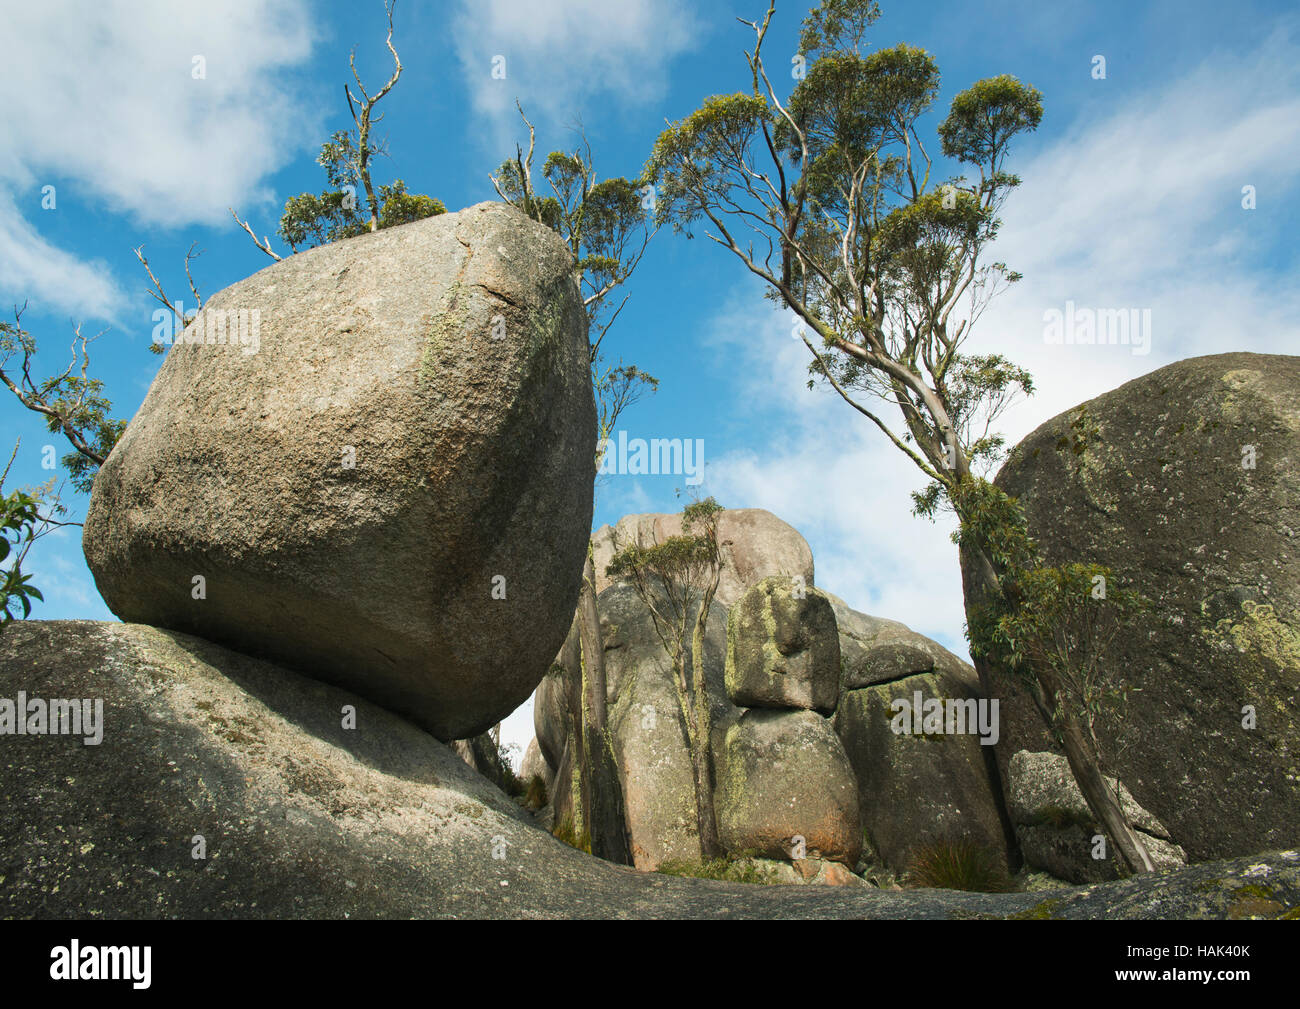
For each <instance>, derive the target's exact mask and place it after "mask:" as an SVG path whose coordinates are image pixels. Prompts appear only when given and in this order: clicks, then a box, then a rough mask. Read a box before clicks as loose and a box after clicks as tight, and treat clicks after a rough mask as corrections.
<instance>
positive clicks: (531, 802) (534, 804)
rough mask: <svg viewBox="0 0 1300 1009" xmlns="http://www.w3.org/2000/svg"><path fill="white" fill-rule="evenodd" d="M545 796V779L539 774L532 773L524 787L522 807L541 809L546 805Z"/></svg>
mask: <svg viewBox="0 0 1300 1009" xmlns="http://www.w3.org/2000/svg"><path fill="white" fill-rule="evenodd" d="M547 798H548V796H547V794H546V780H545V779H544V778H543V777H542V776H541V775H540V774H534V775H533V776H532V777H531V778H529V779H528V784H527V785H526V786H525V788H524V794H523V800H524V808H525V809H534V810H536V809H541V808H542V807H543V806H545V805H546V801H547Z"/></svg>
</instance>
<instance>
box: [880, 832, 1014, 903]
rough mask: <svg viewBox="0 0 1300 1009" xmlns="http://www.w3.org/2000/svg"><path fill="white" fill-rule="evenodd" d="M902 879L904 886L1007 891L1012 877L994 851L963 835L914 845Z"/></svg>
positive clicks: (987, 891)
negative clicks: (963, 837) (919, 845)
mask: <svg viewBox="0 0 1300 1009" xmlns="http://www.w3.org/2000/svg"><path fill="white" fill-rule="evenodd" d="M905 880H906V885H907V886H911V887H933V888H935V889H939V890H973V891H976V892H978V893H1007V892H1008V891H1010V889H1011V880H1010V879H1009V878H1008V876H1007V874H1006V872H1005V871H1004V870H1003V869H1002V867H1001V866H1000V865H999V864H998V860H997V858H996V857H995V856H994V855H993V853H992V852H990V851H989V850H988V849H987V848H985V847H984V846H983V845H980V844H976V843H975V842H974V841H970V840H966V839H961V840H956V841H936V842H934V843H933V844H927V845H923V846H922V847H920V848H917V849H916V851H915V852H913V854H912V861H911V864H910V865H909V867H908V870H907V874H906V876H905Z"/></svg>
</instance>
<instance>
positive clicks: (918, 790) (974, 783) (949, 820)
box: [834, 646, 1012, 874]
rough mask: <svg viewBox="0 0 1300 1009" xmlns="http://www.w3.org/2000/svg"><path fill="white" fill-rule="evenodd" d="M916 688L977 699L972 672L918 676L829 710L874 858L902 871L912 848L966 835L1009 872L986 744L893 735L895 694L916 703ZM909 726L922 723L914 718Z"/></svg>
mask: <svg viewBox="0 0 1300 1009" xmlns="http://www.w3.org/2000/svg"><path fill="white" fill-rule="evenodd" d="M909 647H910V646H909ZM917 691H920V693H921V695H922V697H923V698H924V699H925V700H929V699H932V698H938V699H944V700H947V699H949V698H952V699H956V700H961V701H965V700H967V699H976V700H978V699H980V698H981V697H982V695H981V694H980V691H979V686H978V681H977V679H976V677H975V673H974V670H971V671H970V672H969V673H967V674H965V675H964V676H960V677H959V676H955V675H952V674H949V673H938V672H935V673H919V674H916V675H914V676H908V677H906V678H905V679H901V680H893V681H891V682H888V683H879V684H876V685H875V686H871V687H863V688H860V689H857V690H849V691H846V692H845V693H844V695H843V696H842V697H841V698H840V705H839V709H838V710H837V711H836V712H835V722H834V724H835V731H836V732H837V733H838V734H839V737H840V739H841V741H842V742H843V743H844V751H845V753H847V754H848V759H849V763H850V764H851V765H852V767H853V771H854V775H855V776H856V778H857V784H858V796H859V802H860V806H861V810H862V823H863V827H864V828H865V830H866V833H867V839H868V842H869V844H870V845H871V846H872V848H873V849H874V852H875V855H876V858H878V859H879V860H880V861H882V862H883V863H884V864H886V865H887V866H888V867H889V868H890V869H891V870H893V871H894V872H895V873H900V874H901V873H903V872H906V871H907V869H908V867H909V865H910V863H911V861H912V857H913V855H914V854H915V853H916V851H917V849H918V848H920V847H922V846H924V845H927V844H931V843H933V842H936V841H963V840H964V841H972V842H974V843H976V844H978V845H980V846H981V847H982V848H984V849H985V850H986V851H987V852H989V853H990V854H991V855H992V856H993V858H994V859H995V861H996V862H997V863H998V864H1000V865H1001V867H1002V868H1003V869H1004V870H1010V869H1011V868H1012V856H1011V848H1010V841H1009V838H1008V832H1009V829H1008V824H1007V820H1006V817H1005V815H1004V814H1003V812H1002V807H1001V795H1000V793H999V790H998V786H997V781H996V778H995V774H996V769H995V767H994V766H993V754H992V752H991V751H992V747H991V746H985V745H983V744H981V742H980V737H979V736H978V735H976V734H972V733H971V732H967V733H965V734H951V735H949V734H942V735H934V734H932V735H925V734H922V735H915V734H911V735H909V734H906V733H900V734H896V733H895V732H894V731H893V728H892V724H893V721H894V717H895V714H896V711H895V708H894V707H893V703H894V701H895V700H898V699H901V700H905V701H907V702H908V704H909V705H910V706H912V707H915V695H916V692H917ZM914 727H915V728H917V729H920V728H923V725H922V724H921V722H920V720H919V719H918V720H917V722H916V724H915V726H914ZM976 727H977V726H967V728H968V729H974V728H976Z"/></svg>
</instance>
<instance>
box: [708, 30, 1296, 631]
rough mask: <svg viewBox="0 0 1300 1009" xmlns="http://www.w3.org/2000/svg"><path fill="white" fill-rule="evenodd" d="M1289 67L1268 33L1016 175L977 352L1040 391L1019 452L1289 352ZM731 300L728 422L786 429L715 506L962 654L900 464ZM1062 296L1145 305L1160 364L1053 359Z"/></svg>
mask: <svg viewBox="0 0 1300 1009" xmlns="http://www.w3.org/2000/svg"><path fill="white" fill-rule="evenodd" d="M1297 68H1300V47H1297V46H1296V45H1295V44H1294V43H1293V41H1292V40H1291V37H1290V36H1289V35H1287V34H1285V33H1281V32H1279V33H1277V34H1275V35H1274V36H1272V37H1271V38H1270V39H1269V40H1268V42H1267V43H1266V45H1264V46H1263V47H1262V49H1261V50H1260V51H1259V52H1257V53H1252V54H1250V55H1249V56H1248V57H1237V58H1232V57H1229V56H1225V55H1218V56H1216V57H1215V58H1214V59H1212V60H1210V61H1208V62H1207V63H1206V64H1205V65H1204V66H1202V67H1201V68H1200V69H1199V70H1197V71H1196V72H1195V73H1192V74H1190V75H1188V76H1186V77H1184V78H1182V79H1180V80H1178V81H1175V82H1172V83H1170V84H1168V85H1167V86H1165V87H1164V88H1162V89H1160V90H1159V91H1156V92H1154V93H1145V94H1128V95H1124V96H1120V95H1118V94H1117V95H1116V101H1115V104H1114V106H1113V107H1112V110H1111V111H1110V112H1109V114H1107V115H1103V116H1096V117H1093V118H1092V119H1090V120H1089V121H1088V122H1083V123H1079V124H1076V125H1075V126H1074V127H1073V128H1072V129H1070V130H1068V131H1067V132H1066V133H1065V135H1064V136H1062V137H1061V139H1059V140H1055V141H1053V142H1051V143H1049V144H1048V145H1047V146H1046V147H1044V148H1043V149H1041V150H1040V151H1039V152H1038V153H1037V154H1036V155H1035V156H1034V157H1031V158H1027V159H1025V158H1022V159H1021V160H1020V161H1019V162H1017V163H1016V164H1015V165H1014V166H1013V168H1014V169H1015V171H1016V172H1017V173H1018V174H1020V175H1021V177H1022V178H1023V179H1024V180H1025V182H1024V185H1023V186H1022V187H1021V189H1019V190H1018V191H1017V192H1016V193H1015V194H1014V195H1013V196H1012V199H1011V201H1010V204H1009V205H1008V208H1007V212H1006V214H1005V215H1004V217H1005V223H1004V225H1003V229H1002V235H1003V237H1002V239H1000V241H999V244H998V249H997V256H998V258H1004V259H1006V260H1007V261H1008V262H1009V263H1010V264H1011V265H1012V266H1013V267H1014V268H1016V269H1018V270H1021V271H1022V272H1023V273H1024V274H1025V279H1024V280H1023V281H1022V282H1021V283H1020V284H1019V285H1016V287H1014V288H1013V289H1012V291H1011V292H1009V293H1008V294H1006V295H1004V296H1003V297H1002V298H1001V299H1000V300H998V301H996V302H995V303H994V306H993V307H992V308H991V309H990V310H989V312H988V313H986V315H985V316H984V317H983V318H982V319H981V320H980V323H979V326H978V328H977V330H976V336H975V338H974V339H973V340H972V343H971V345H970V347H969V348H968V349H977V348H978V349H981V350H998V351H1001V352H1004V353H1007V354H1009V356H1011V357H1012V358H1013V359H1015V360H1016V361H1017V362H1019V363H1021V364H1024V365H1025V366H1027V367H1028V368H1029V369H1030V370H1031V371H1032V372H1033V373H1034V375H1035V378H1036V381H1037V384H1038V389H1039V391H1038V394H1037V395H1036V396H1035V397H1034V398H1033V399H1031V400H1029V401H1028V402H1027V403H1025V404H1023V405H1021V406H1019V407H1017V408H1015V409H1013V410H1012V411H1011V412H1010V413H1008V415H1007V417H1006V418H1005V422H1004V423H1003V424H1002V425H1001V426H1002V428H1003V430H1004V431H1005V432H1006V433H1007V434H1008V435H1009V436H1010V439H1011V442H1012V443H1014V441H1015V440H1017V439H1019V438H1021V437H1023V436H1024V435H1025V434H1027V433H1028V432H1029V431H1030V430H1032V429H1033V428H1034V427H1035V426H1037V424H1039V423H1041V422H1042V421H1043V420H1045V419H1047V418H1048V417H1051V416H1054V415H1055V414H1057V413H1060V412H1061V411H1063V410H1066V409H1069V408H1070V407H1072V406H1074V405H1076V404H1077V403H1079V402H1081V401H1083V400H1085V399H1088V398H1090V397H1092V396H1095V395H1098V394H1100V393H1102V392H1104V391H1106V390H1108V389H1112V388H1114V387H1115V386H1117V385H1119V384H1121V383H1123V382H1125V381H1127V380H1129V379H1131V378H1135V377H1137V376H1139V375H1141V374H1144V373H1146V372H1148V371H1150V370H1152V369H1154V368H1157V367H1160V366H1161V365H1163V364H1166V363H1169V362H1171V361H1174V360H1179V359H1182V358H1185V357H1190V356H1194V355H1198V354H1209V353H1219V352H1224V351H1231V350H1253V351H1258V352H1271V353H1296V352H1297V351H1298V350H1300V323H1298V322H1297V320H1298V319H1300V292H1298V291H1297V290H1296V289H1295V287H1294V285H1290V284H1288V283H1287V282H1286V280H1287V275H1288V272H1289V271H1288V270H1287V269H1286V267H1288V266H1289V267H1292V268H1293V267H1294V264H1278V263H1276V262H1275V261H1274V260H1273V259H1272V257H1273V256H1275V255H1276V254H1277V253H1276V250H1277V249H1278V248H1279V247H1289V246H1285V245H1284V241H1285V236H1283V235H1281V234H1280V232H1281V231H1282V230H1283V227H1282V225H1281V223H1280V222H1278V221H1277V220H1276V219H1275V218H1274V217H1271V216H1269V211H1268V209H1267V208H1268V207H1269V206H1270V205H1271V206H1272V207H1273V208H1274V209H1275V210H1276V209H1278V208H1285V207H1286V206H1287V205H1288V203H1291V204H1293V202H1294V198H1295V190H1296V178H1295V175H1294V166H1295V165H1296V164H1298V163H1300V131H1298V130H1296V128H1295V124H1296V123H1297V122H1300V88H1298V87H1297V83H1300V70H1298V69H1297ZM1098 86H1102V85H1101V84H1100V83H1099V85H1098ZM1247 184H1252V185H1255V186H1256V187H1257V188H1258V192H1259V206H1260V209H1258V210H1256V211H1246V210H1243V209H1242V208H1241V203H1240V200H1241V187H1242V186H1243V185H1247ZM1279 265H1281V266H1282V267H1283V268H1282V269H1281V270H1279V269H1278V267H1279ZM742 290H743V291H744V292H745V295H746V297H747V298H748V300H747V301H744V302H741V301H739V299H738V300H737V302H736V304H733V305H732V306H730V307H728V309H727V310H726V311H724V312H723V313H721V315H720V317H719V319H718V320H717V323H716V329H715V333H714V339H715V340H717V341H720V342H721V343H723V344H725V346H726V351H727V353H728V354H729V355H733V356H734V357H735V360H734V362H733V364H732V365H731V368H732V369H733V370H734V373H737V374H748V375H749V376H750V378H749V382H750V383H751V384H750V386H749V387H747V388H744V389H741V390H739V392H738V394H737V396H736V403H737V404H738V408H739V409H744V408H745V406H744V405H745V404H746V403H754V402H758V403H761V404H762V406H761V407H758V408H754V409H755V410H756V413H755V419H756V420H758V419H759V418H760V416H761V415H764V414H765V415H766V416H767V417H768V418H769V419H770V418H785V423H786V425H787V430H786V432H785V434H784V436H783V437H782V438H781V439H780V441H779V442H778V443H776V444H773V445H771V446H769V447H768V448H766V449H764V450H763V451H762V453H761V455H754V454H749V453H746V454H733V455H731V456H728V457H725V458H723V459H719V460H715V461H714V462H713V463H712V464H711V465H710V471H709V490H710V492H711V493H714V494H715V495H716V496H717V497H718V498H719V500H722V501H723V502H724V503H726V504H730V505H732V506H741V505H751V506H758V507H764V508H768V509H770V510H771V511H773V512H775V513H776V514H778V515H780V516H781V517H782V518H784V519H786V520H787V521H789V522H791V523H792V524H793V525H794V526H796V527H797V528H798V529H799V530H800V531H801V532H803V533H804V535H805V536H806V537H807V538H808V540H809V542H810V543H811V545H812V547H813V553H814V558H815V561H816V568H817V583H818V584H819V585H820V586H822V587H824V588H826V589H828V590H830V591H832V592H835V593H836V594H838V595H841V596H843V597H844V598H845V599H846V601H848V602H849V603H850V605H852V606H854V607H855V608H858V609H861V610H864V611H866V612H870V613H873V614H875V615H878V616H884V617H891V618H893V619H897V620H902V621H904V622H905V623H907V624H909V625H910V626H912V627H913V629H915V630H917V631H920V632H922V633H924V634H928V635H930V636H933V637H936V638H937V639H939V640H941V641H942V642H943V643H944V644H945V645H947V646H948V647H949V648H951V649H953V650H954V651H958V652H964V647H963V642H962V634H961V629H962V622H963V619H964V614H963V605H962V593H961V579H960V574H959V571H958V567H957V554H956V548H955V547H954V546H953V545H952V544H951V542H950V541H949V539H948V536H947V533H948V532H949V531H950V530H951V525H950V524H943V523H941V524H940V525H939V526H938V527H936V526H934V525H931V524H930V523H928V522H924V521H922V520H919V519H917V518H915V517H913V516H912V515H911V514H910V506H911V501H910V498H909V495H908V491H909V490H912V489H915V488H917V487H919V486H920V485H921V483H922V480H921V478H920V477H919V474H917V473H916V471H915V469H914V468H913V467H912V464H911V463H910V461H908V460H906V459H905V458H904V457H903V456H902V455H901V453H899V452H898V451H897V450H896V449H894V448H893V446H891V445H890V444H888V442H886V441H885V440H884V438H883V436H881V435H880V434H879V433H878V432H877V431H876V430H875V429H874V428H873V427H872V426H871V425H870V423H869V422H868V421H866V420H865V419H864V418H862V417H860V416H859V415H857V414H856V413H854V412H853V411H852V410H851V409H850V408H849V407H848V406H847V405H846V404H844V403H842V402H841V401H839V400H838V398H837V397H835V396H834V394H833V393H828V392H825V391H822V390H820V389H819V391H818V393H816V394H814V393H810V392H808V390H807V388H806V384H805V383H806V374H805V372H804V369H805V367H806V360H805V358H806V355H807V351H806V350H805V349H804V348H803V346H802V344H800V343H799V342H798V341H796V340H793V339H792V338H791V337H790V326H789V321H788V319H786V318H785V317H782V316H778V315H776V314H775V313H774V312H772V311H771V310H770V309H767V308H765V307H763V305H762V303H759V302H758V301H757V299H756V298H755V297H754V296H753V295H754V289H753V288H752V287H750V286H746V287H745V288H743V289H742ZM1066 299H1073V300H1074V301H1075V302H1076V304H1078V305H1080V306H1089V307H1097V308H1103V307H1104V308H1119V307H1139V308H1141V307H1146V308H1150V309H1151V310H1152V317H1153V324H1152V328H1153V347H1152V352H1151V354H1150V355H1149V356H1137V355H1134V354H1133V353H1132V352H1131V348H1128V347H1081V346H1074V347H1068V346H1067V347H1057V346H1047V345H1045V343H1044V340H1043V312H1044V310H1045V309H1047V308H1052V307H1059V308H1063V307H1064V302H1065V300H1066ZM746 305H748V306H750V307H748V308H747V307H744V306H746ZM756 334H757V335H756ZM891 419H892V418H891Z"/></svg>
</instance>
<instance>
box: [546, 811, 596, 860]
mask: <svg viewBox="0 0 1300 1009" xmlns="http://www.w3.org/2000/svg"><path fill="white" fill-rule="evenodd" d="M551 833H552V834H553V835H554V836H555V838H556V839H557V840H560V841H563V842H564V843H565V844H567V845H568V846H569V847H570V848H577V849H578V850H579V851H585V852H586V853H587V854H588V855H590V854H591V831H589V830H585V829H584V830H583V831H582V833H578V831H576V830H575V829H574V827H573V816H572V815H566V816H565V817H564V819H563V820H561V821H560V822H559V823H557V824H556V825H555V828H554V829H553V830H552V831H551Z"/></svg>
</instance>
